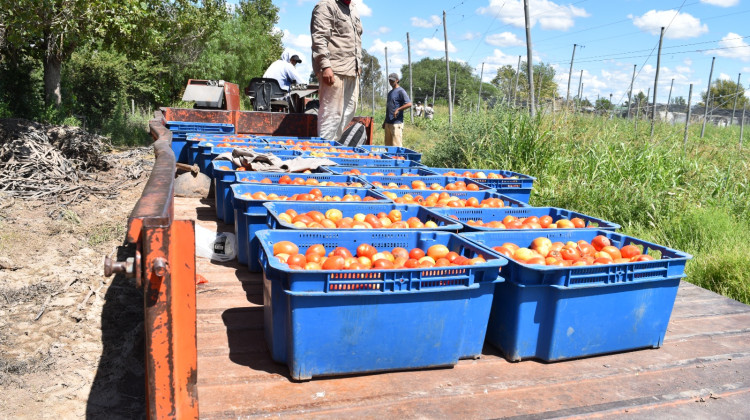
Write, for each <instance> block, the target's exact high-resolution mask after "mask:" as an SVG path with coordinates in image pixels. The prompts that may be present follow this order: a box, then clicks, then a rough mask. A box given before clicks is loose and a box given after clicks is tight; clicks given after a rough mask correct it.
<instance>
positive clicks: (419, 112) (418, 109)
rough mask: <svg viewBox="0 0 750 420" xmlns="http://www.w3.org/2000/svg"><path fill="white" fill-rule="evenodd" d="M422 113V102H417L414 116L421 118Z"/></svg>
mask: <svg viewBox="0 0 750 420" xmlns="http://www.w3.org/2000/svg"><path fill="white" fill-rule="evenodd" d="M423 112H424V107H423V106H422V102H419V101H417V106H415V107H414V114H415V116H417V117H421V116H422V113H423Z"/></svg>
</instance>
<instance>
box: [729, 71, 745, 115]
mask: <svg viewBox="0 0 750 420" xmlns="http://www.w3.org/2000/svg"><path fill="white" fill-rule="evenodd" d="M740 77H742V73H740V74H738V75H737V93H735V94H734V106H732V118H730V119H729V126H730V127H731V126H732V124H734V112H735V111H736V110H737V98H739V96H740ZM742 112H745V111H744V109H743V111H742Z"/></svg>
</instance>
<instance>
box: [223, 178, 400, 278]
mask: <svg viewBox="0 0 750 420" xmlns="http://www.w3.org/2000/svg"><path fill="white" fill-rule="evenodd" d="M313 188H317V187H310V186H299V187H292V186H286V185H269V184H234V185H232V186H231V190H232V196H231V198H230V199H228V200H226V201H225V203H224V209H223V210H224V215H225V219H224V222H225V223H228V224H231V223H234V233H235V235H237V261H238V262H239V263H240V264H247V266H248V270H249V271H252V272H258V271H260V265H259V264H258V252H259V246H260V245H259V244H258V240H257V239H256V238H255V232H257V231H259V230H262V229H267V228H268V220H267V213H268V211H267V210H266V208H265V207H263V204H265V203H267V202H268V201H269V200H254V199H248V198H243V197H242V194H245V193H251V194H252V193H256V192H258V191H263V192H265V193H266V194H271V193H275V194H278V195H286V196H289V195H293V194H306V193H309V192H310V190H311V189H313ZM320 190H321V191H323V194H324V195H330V196H339V197H343V196H344V195H346V194H353V195H358V196H360V197H362V198H364V197H372V198H375V199H377V200H381V201H384V202H388V201H389V200H388V199H387V198H385V197H383V196H382V195H380V194H378V193H377V192H375V191H373V190H368V189H365V188H347V187H322V188H320ZM293 203H305V202H304V201H294V202H293ZM336 203H339V204H341V207H344V206H350V205H352V204H354V203H360V204H361V202H356V201H355V202H344V201H337V202H336ZM228 211H231V212H232V214H231V218H230V220H232V221H231V222H228V221H227V218H229V214H228Z"/></svg>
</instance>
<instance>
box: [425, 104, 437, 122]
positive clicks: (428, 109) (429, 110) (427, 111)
mask: <svg viewBox="0 0 750 420" xmlns="http://www.w3.org/2000/svg"><path fill="white" fill-rule="evenodd" d="M434 114H435V108H433V107H432V104H427V106H426V107H424V117H425V118H427V119H428V120H431V119H432V116H433V115H434Z"/></svg>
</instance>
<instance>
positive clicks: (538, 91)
mask: <svg viewBox="0 0 750 420" xmlns="http://www.w3.org/2000/svg"><path fill="white" fill-rule="evenodd" d="M542 79H544V74H540V75H539V80H538V81H537V83H536V84H537V86H536V87H537V89H536V106H537V107H541V102H542Z"/></svg>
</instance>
